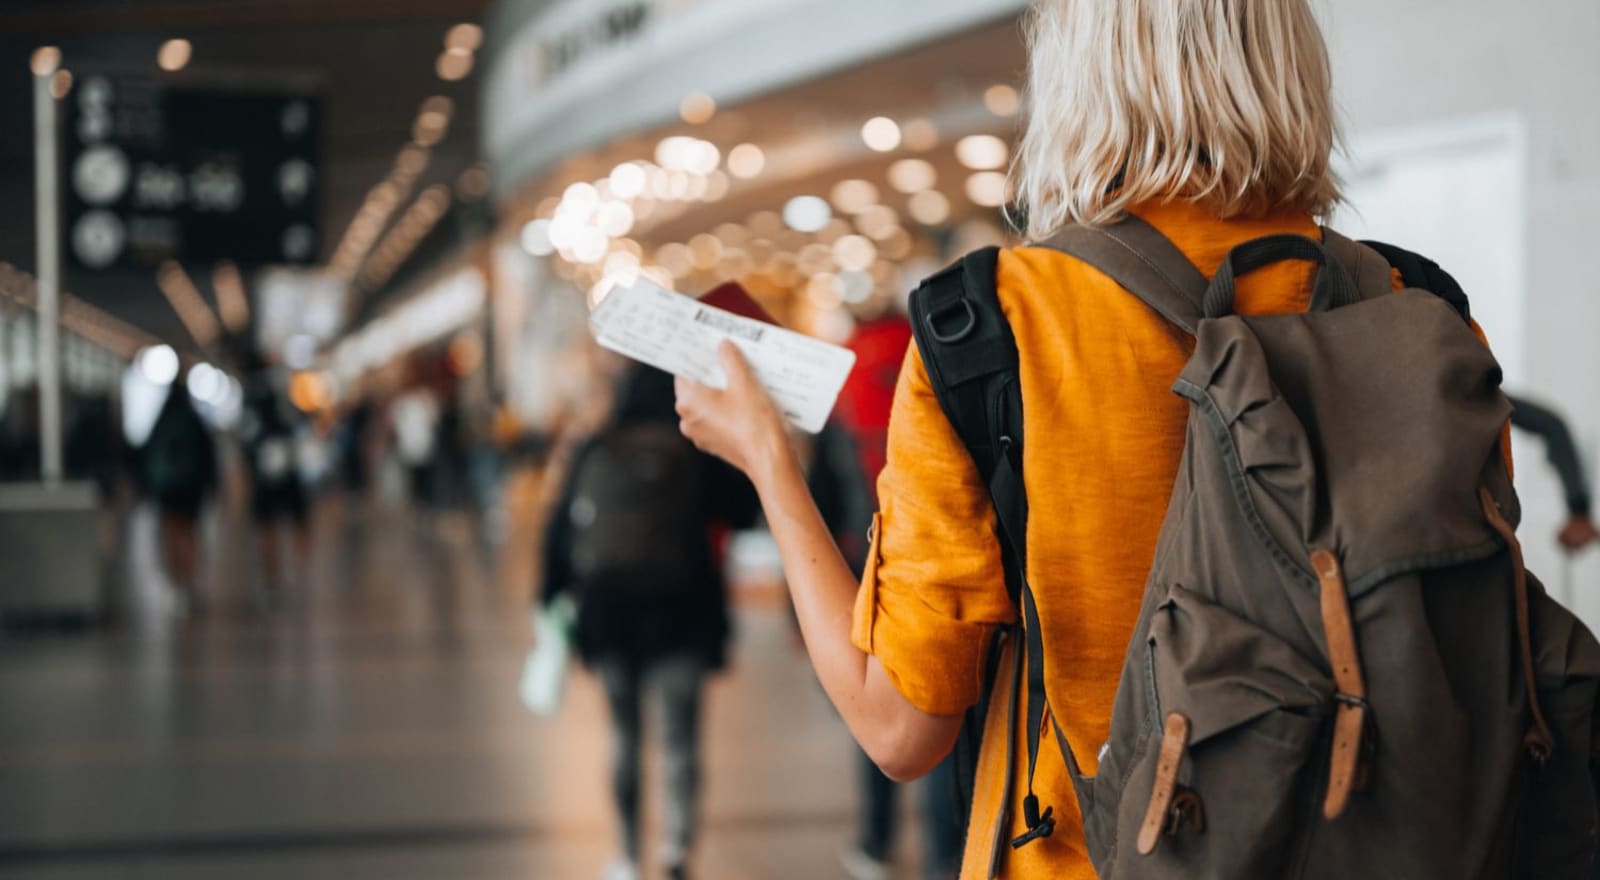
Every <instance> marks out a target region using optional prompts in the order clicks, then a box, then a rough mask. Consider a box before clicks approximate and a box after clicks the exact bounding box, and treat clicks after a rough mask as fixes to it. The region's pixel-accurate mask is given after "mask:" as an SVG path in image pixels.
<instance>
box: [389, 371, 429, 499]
mask: <svg viewBox="0 0 1600 880" xmlns="http://www.w3.org/2000/svg"><path fill="white" fill-rule="evenodd" d="M390 418H391V419H392V421H393V425H394V446H395V452H396V453H397V454H398V455H399V457H400V463H401V464H402V465H404V466H405V469H406V474H407V476H408V477H409V478H410V484H411V502H412V504H414V505H416V507H417V510H418V512H419V513H424V514H425V513H429V512H431V511H432V510H433V508H434V506H435V504H437V503H438V495H439V492H438V482H439V481H438V479H437V473H436V471H437V468H436V466H435V465H436V463H435V458H436V457H437V450H438V431H437V427H438V423H439V400H438V398H437V397H436V396H435V395H434V393H433V391H432V390H431V389H429V388H428V387H427V386H425V385H416V386H413V387H411V388H409V389H407V390H405V391H402V392H401V393H400V395H399V396H398V397H396V398H395V399H394V403H393V404H391V407H390Z"/></svg>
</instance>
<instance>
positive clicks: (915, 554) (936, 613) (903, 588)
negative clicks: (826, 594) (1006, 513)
mask: <svg viewBox="0 0 1600 880" xmlns="http://www.w3.org/2000/svg"><path fill="white" fill-rule="evenodd" d="M878 498H879V503H880V505H881V508H882V509H881V510H880V512H879V514H878V516H877V517H875V518H874V520H873V530H872V538H871V549H870V551H869V553H868V557H867V564H866V569H865V572H864V574H863V575H862V579H861V590H860V592H859V594H858V595H857V597H856V606H855V619H854V622H853V627H852V630H851V639H852V641H854V642H855V644H856V646H857V647H858V648H860V649H861V650H863V651H866V652H867V653H869V654H872V655H873V656H875V657H877V658H878V660H879V662H880V663H882V664H883V668H884V670H885V671H886V672H887V673H888V675H889V679H890V680H891V681H892V682H893V683H894V685H895V687H896V688H898V689H899V691H900V693H901V694H903V695H904V696H905V698H906V699H907V700H909V701H910V702H911V704H912V705H914V706H916V707H917V708H918V709H921V710H922V711H924V712H928V713H930V714H934V715H954V714H959V713H960V712H963V711H965V710H966V709H968V708H969V707H971V706H973V705H974V704H976V703H977V702H978V700H979V699H980V698H981V696H982V691H983V686H984V668H983V667H984V663H985V661H986V658H987V654H988V646H989V641H990V639H991V638H993V636H994V633H995V632H996V630H997V629H999V628H1000V627H1001V626H1004V625H1006V624H1009V623H1010V622H1012V621H1013V620H1015V619H1016V611H1015V608H1014V607H1013V605H1012V603H1011V599H1010V597H1009V596H1008V595H1007V593H1006V585H1005V569H1004V566H1003V564H1002V562H1001V556H1000V544H999V540H998V538H997V537H996V532H995V515H994V508H993V507H992V506H991V505H990V503H989V496H988V493H987V492H986V491H985V489H984V487H983V485H982V483H981V482H980V480H979V477H978V474H977V469H976V467H975V466H974V465H973V463H972V459H971V457H970V456H968V454H967V451H966V449H965V447H963V446H962V444H961V440H960V438H959V437H958V436H957V435H956V433H955V430H954V428H952V427H951V425H950V422H949V420H948V419H946V418H945V415H944V411H943V410H942V409H941V408H940V407H939V401H938V399H937V398H936V397H935V396H934V393H933V386H932V384H931V383H930V382H929V381H928V374H927V371H926V370H925V368H924V367H923V365H922V358H921V356H920V355H919V354H918V352H917V349H916V346H914V345H913V346H912V347H911V350H910V351H909V352H907V354H906V361H905V365H904V366H903V367H902V368H901V371H900V381H899V385H898V387H897V388H896V389H895V399H894V410H893V415H892V416H891V418H890V423H889V439H888V460H887V464H886V465H885V467H884V470H883V473H882V475H881V476H880V477H879V479H878Z"/></svg>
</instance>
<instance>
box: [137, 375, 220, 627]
mask: <svg viewBox="0 0 1600 880" xmlns="http://www.w3.org/2000/svg"><path fill="white" fill-rule="evenodd" d="M183 379H184V377H183V376H181V375H180V376H179V377H178V378H177V379H176V380H175V381H174V382H173V383H172V384H171V385H170V386H169V387H168V390H167V399H166V402H164V403H163V404H162V405H161V412H160V414H158V415H157V416H156V421H155V425H154V426H153V427H152V428H151V429H150V436H149V437H148V438H147V439H146V440H145V443H144V448H143V449H142V450H141V453H140V459H141V461H142V464H143V473H144V485H145V488H146V490H147V491H149V493H150V494H151V495H152V496H153V497H154V498H155V501H156V506H157V507H158V508H159V509H160V511H161V546H162V551H163V556H164V558H165V561H166V565H167V575H168V577H169V578H170V579H171V581H172V584H173V586H174V587H175V588H176V590H177V597H178V603H179V606H178V607H179V610H180V612H183V611H187V610H189V609H191V608H196V607H198V606H199V604H200V592H199V591H200V585H199V576H200V536H199V526H198V524H199V519H200V511H201V509H202V508H203V507H204V505H205V502H206V499H207V498H208V497H210V496H211V495H212V494H213V493H214V492H215V491H216V488H217V485H218V482H219V479H218V473H217V450H216V441H215V440H214V439H213V438H212V436H211V431H210V429H208V428H207V427H206V425H205V422H203V421H201V420H200V414H199V413H198V412H196V411H195V407H194V400H193V398H191V397H190V396H189V389H188V384H187V383H186V382H184V381H183Z"/></svg>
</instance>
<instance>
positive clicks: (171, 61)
mask: <svg viewBox="0 0 1600 880" xmlns="http://www.w3.org/2000/svg"><path fill="white" fill-rule="evenodd" d="M193 55H194V45H193V44H191V43H190V42H189V41H188V40H185V39H182V38H181V37H180V38H174V39H171V40H168V41H166V42H165V43H162V44H161V48H160V50H158V51H157V52H156V64H157V65H159V66H160V67H161V69H162V70H165V71H166V72H168V73H175V72H177V71H179V70H182V69H184V68H185V67H187V66H188V64H189V59H190V58H191V57H193Z"/></svg>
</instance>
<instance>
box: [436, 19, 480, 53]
mask: <svg viewBox="0 0 1600 880" xmlns="http://www.w3.org/2000/svg"><path fill="white" fill-rule="evenodd" d="M482 45H483V28H481V27H478V26H477V25H475V24H473V23H472V22H469V21H464V22H462V23H461V24H458V25H456V26H455V27H453V28H451V29H450V30H449V31H448V32H446V33H445V35H444V46H445V48H446V49H455V50H456V51H458V52H476V51H478V47H479V46H482Z"/></svg>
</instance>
